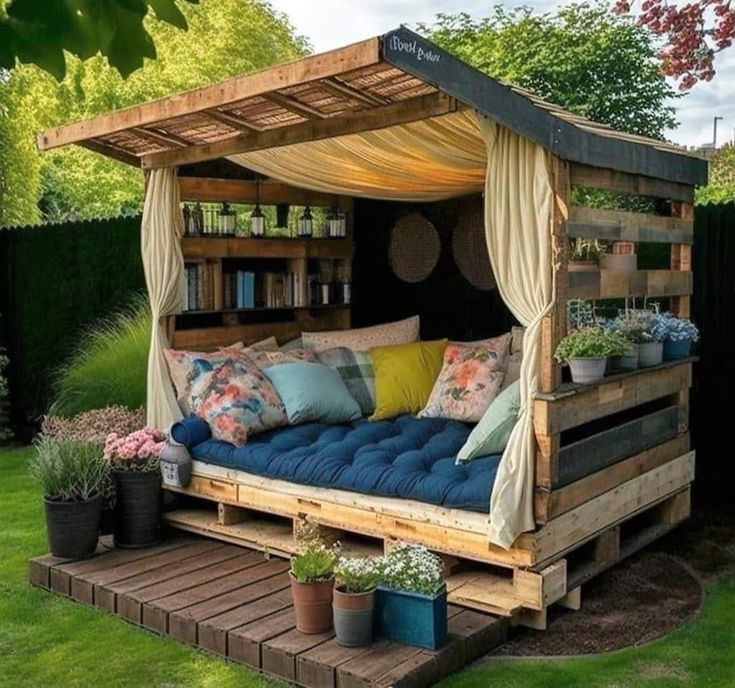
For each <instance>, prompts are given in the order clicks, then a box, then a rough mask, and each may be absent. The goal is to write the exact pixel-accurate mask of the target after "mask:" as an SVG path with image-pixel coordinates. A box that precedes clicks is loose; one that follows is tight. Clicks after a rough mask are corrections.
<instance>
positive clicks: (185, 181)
mask: <svg viewBox="0 0 735 688" xmlns="http://www.w3.org/2000/svg"><path fill="white" fill-rule="evenodd" d="M179 193H180V195H181V200H183V201H211V202H215V203H221V202H225V201H226V202H229V203H255V200H256V183H255V182H254V181H247V180H245V179H213V178H210V177H179ZM257 193H259V194H260V202H261V203H262V204H264V205H276V204H278V203H288V204H289V205H306V203H308V204H309V205H311V206H313V207H325V208H329V207H332V206H333V205H334V196H333V195H331V194H324V193H319V192H315V191H308V190H306V189H299V188H297V187H295V186H289V185H288V184H282V183H281V182H274V181H266V182H260V184H259V190H258V191H257ZM340 208H342V209H343V210H351V209H352V198H351V197H348V196H341V197H340Z"/></svg>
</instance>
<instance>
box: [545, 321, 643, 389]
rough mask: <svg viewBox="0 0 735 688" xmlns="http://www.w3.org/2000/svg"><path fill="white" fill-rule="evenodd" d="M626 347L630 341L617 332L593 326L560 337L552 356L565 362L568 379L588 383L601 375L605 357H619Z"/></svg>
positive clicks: (605, 365)
mask: <svg viewBox="0 0 735 688" xmlns="http://www.w3.org/2000/svg"><path fill="white" fill-rule="evenodd" d="M629 350H630V343H629V342H628V341H626V339H625V338H624V337H623V336H622V335H621V334H619V333H618V332H614V331H612V330H607V329H604V328H603V327H599V326H595V327H587V328H584V329H582V330H577V331H576V332H572V333H571V334H568V335H567V336H566V337H564V339H562V340H561V341H560V342H559V345H558V346H557V347H556V351H555V352H554V358H556V360H557V361H559V362H562V361H564V362H566V363H568V364H569V368H570V370H571V371H572V382H578V383H580V384H590V383H592V382H598V381H599V380H602V378H603V377H605V370H606V368H607V359H608V357H609V356H620V355H622V354H624V353H627V352H628V351H629Z"/></svg>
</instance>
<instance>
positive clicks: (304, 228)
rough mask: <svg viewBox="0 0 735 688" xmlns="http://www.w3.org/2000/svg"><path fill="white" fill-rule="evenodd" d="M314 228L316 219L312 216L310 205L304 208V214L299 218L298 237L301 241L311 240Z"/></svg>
mask: <svg viewBox="0 0 735 688" xmlns="http://www.w3.org/2000/svg"><path fill="white" fill-rule="evenodd" d="M313 228H314V219H313V218H312V216H311V208H310V207H309V205H308V203H307V205H306V207H305V208H304V213H303V215H301V217H300V218H299V229H298V236H299V238H300V239H311V236H312V231H313Z"/></svg>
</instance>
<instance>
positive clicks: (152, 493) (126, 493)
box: [112, 470, 161, 548]
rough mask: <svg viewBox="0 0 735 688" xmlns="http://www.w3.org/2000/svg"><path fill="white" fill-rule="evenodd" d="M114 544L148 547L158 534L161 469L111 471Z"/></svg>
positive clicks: (154, 542) (155, 542)
mask: <svg viewBox="0 0 735 688" xmlns="http://www.w3.org/2000/svg"><path fill="white" fill-rule="evenodd" d="M112 475H113V479H114V481H115V491H116V493H117V501H116V502H115V512H114V513H115V522H114V527H113V535H114V537H115V546H116V547H130V548H134V547H150V546H151V545H155V544H157V543H158V542H159V540H160V537H161V472H160V471H159V470H155V471H113V472H112Z"/></svg>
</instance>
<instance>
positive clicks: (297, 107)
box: [263, 91, 328, 120]
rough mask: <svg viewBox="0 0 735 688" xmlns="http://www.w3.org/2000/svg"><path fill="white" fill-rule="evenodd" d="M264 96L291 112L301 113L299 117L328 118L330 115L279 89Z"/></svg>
mask: <svg viewBox="0 0 735 688" xmlns="http://www.w3.org/2000/svg"><path fill="white" fill-rule="evenodd" d="M263 98H265V99H266V100H270V101H271V103H275V104H276V105H279V106H280V107H282V108H284V109H285V110H288V111H289V112H293V113H294V114H295V115H299V117H306V119H317V120H318V119H326V118H327V117H328V115H327V114H326V113H324V112H322V111H321V110H317V109H316V108H313V107H311V105H307V104H306V103H302V102H301V101H299V100H296V98H292V97H291V96H286V95H284V94H283V93H278V92H277V91H273V92H272V93H264V94H263Z"/></svg>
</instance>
